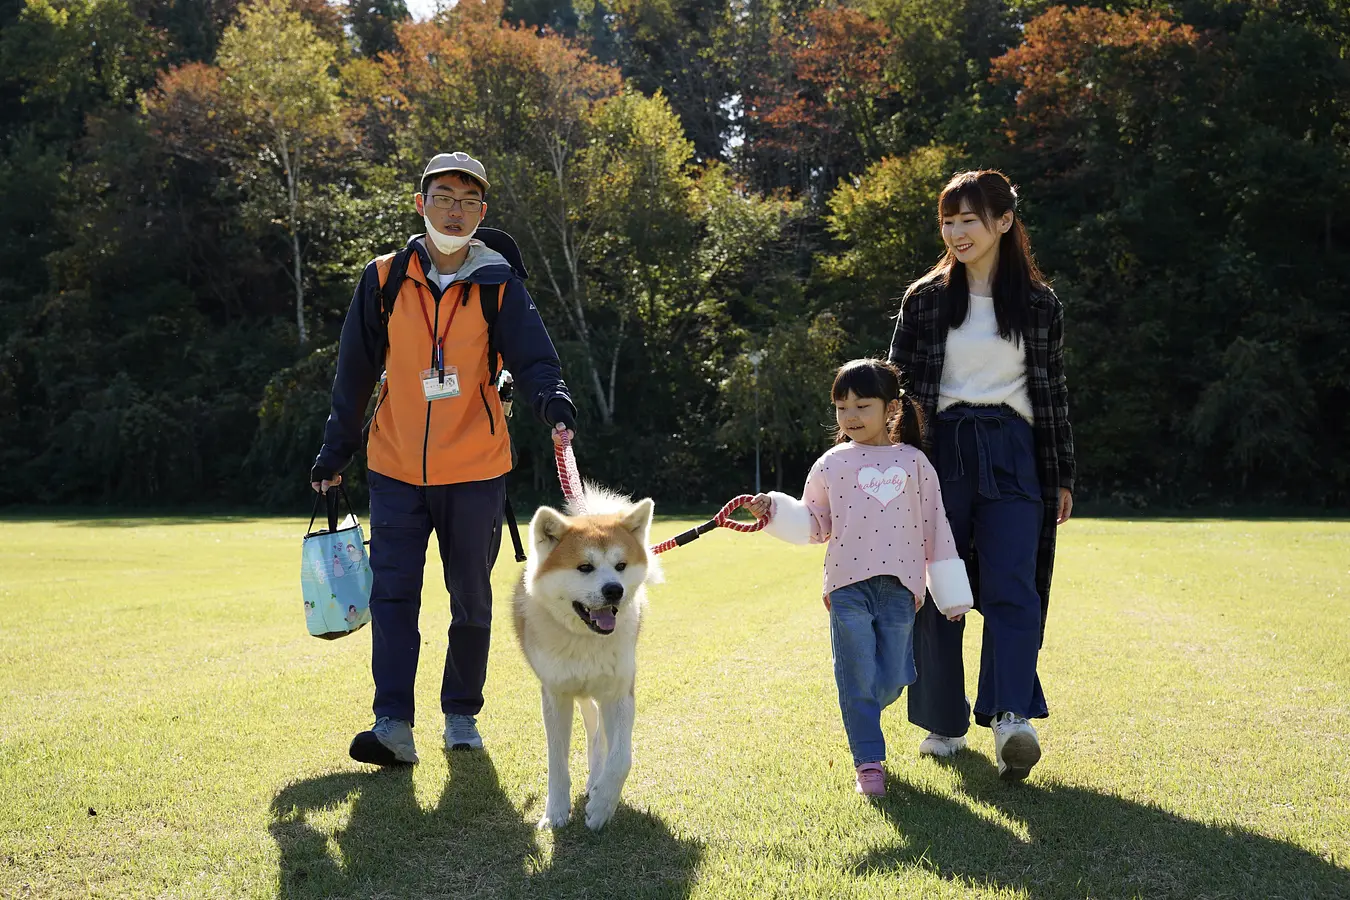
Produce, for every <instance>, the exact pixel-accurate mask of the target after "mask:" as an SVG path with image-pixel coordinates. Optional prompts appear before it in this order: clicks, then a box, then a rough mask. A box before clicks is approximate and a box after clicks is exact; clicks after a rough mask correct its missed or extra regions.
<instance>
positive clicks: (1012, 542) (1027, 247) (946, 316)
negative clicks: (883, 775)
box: [890, 171, 1074, 780]
mask: <svg viewBox="0 0 1350 900" xmlns="http://www.w3.org/2000/svg"><path fill="white" fill-rule="evenodd" d="M1017 206H1018V203H1017V193H1016V192H1015V191H1014V190H1013V187H1012V185H1011V184H1010V183H1009V182H1008V179H1007V178H1005V177H1004V176H1003V174H1002V173H1000V172H994V171H981V172H963V173H961V174H960V175H957V176H956V177H955V178H953V179H952V180H951V181H950V182H949V183H948V184H947V186H946V187H945V188H944V189H943V191H942V196H941V197H940V198H939V199H938V217H939V219H940V222H941V228H942V240H943V243H944V244H945V245H946V247H947V252H946V254H945V255H944V256H943V258H942V260H941V261H940V262H939V263H938V264H937V265H936V266H934V267H933V269H932V270H931V271H929V272H928V274H927V275H925V276H924V277H923V278H921V279H919V280H918V281H917V282H915V284H914V285H913V286H912V287H911V288H910V289H909V291H908V292H907V293H906V294H905V299H904V301H903V304H902V306H901V309H900V316H899V318H898V319H897V321H896V324H895V337H894V339H893V340H892V342H891V354H890V360H891V362H893V363H895V364H896V365H897V366H899V367H900V370H901V371H902V372H903V373H904V376H905V380H906V385H905V386H906V387H907V388H908V392H909V396H913V397H914V399H915V400H917V402H918V403H919V405H920V406H922V408H923V411H924V414H925V415H926V416H927V420H928V421H930V422H935V423H936V424H935V427H934V429H933V430H934V432H935V434H934V439H933V463H934V465H935V467H936V468H937V471H938V473H939V475H941V477H942V493H943V501H944V504H945V507H946V512H947V518H948V521H949V522H950V523H951V527H952V532H953V535H954V537H955V538H956V544H957V548H958V549H959V550H960V551H961V555H962V557H963V558H966V559H967V560H968V561H969V563H970V565H971V566H972V567H974V571H977V572H978V574H979V577H978V579H977V580H978V595H979V602H980V614H981V615H982V616H983V617H984V640H983V649H982V651H981V654H980V681H979V690H978V692H977V694H976V697H975V721H976V722H977V723H979V724H980V725H986V726H990V727H992V729H993V732H994V735H993V736H994V757H995V760H996V761H997V763H998V771H999V775H1000V776H1002V777H1003V778H1006V779H1010V780H1020V779H1023V778H1026V777H1027V774H1028V773H1029V772H1030V771H1031V767H1032V766H1034V765H1035V764H1036V763H1037V761H1038V760H1039V759H1040V758H1041V745H1040V739H1039V737H1038V735H1037V734H1036V729H1035V728H1033V727H1032V725H1031V723H1030V722H1029V721H1028V719H1036V718H1041V717H1044V716H1046V715H1048V708H1047V707H1046V703H1045V694H1044V693H1043V692H1042V690H1041V682H1040V679H1039V678H1038V677H1037V674H1036V666H1037V658H1038V656H1039V653H1040V647H1041V637H1042V635H1043V634H1044V629H1045V612H1046V608H1047V605H1048V604H1049V598H1050V575H1051V571H1052V569H1053V566H1054V561H1055V529H1056V526H1057V525H1059V524H1060V523H1062V522H1064V521H1066V520H1068V518H1069V516H1070V514H1071V513H1072V510H1073V483H1074V449H1073V430H1072V428H1070V426H1069V397H1068V389H1067V387H1066V386H1065V379H1064V307H1063V306H1062V305H1061V304H1060V302H1059V299H1058V298H1057V297H1055V294H1054V292H1053V291H1051V290H1050V288H1049V287H1048V286H1047V285H1046V283H1045V279H1044V278H1043V277H1042V276H1041V273H1040V271H1039V270H1038V269H1037V267H1036V261H1035V258H1034V257H1033V256H1032V253H1031V241H1030V239H1029V238H1028V236H1027V233H1026V231H1025V229H1023V227H1022V221H1021V219H1020V218H1019V216H1018V209H1017ZM964 628H965V624H964V623H951V622H948V621H946V620H945V619H943V618H941V617H939V616H936V615H934V614H932V612H931V611H924V612H921V613H919V615H918V617H917V622H916V623H915V635H916V640H915V646H916V647H917V648H918V668H919V678H918V682H917V683H916V684H915V685H914V687H913V688H912V689H911V690H910V692H909V720H910V721H911V722H913V723H914V724H915V725H919V726H921V727H923V728H926V729H928V731H929V735H928V737H926V738H924V740H923V743H921V744H920V745H919V752H920V753H927V754H931V755H934V756H949V755H951V754H953V753H955V752H957V751H958V750H960V749H961V748H962V747H964V746H965V745H966V738H965V734H966V731H967V729H968V728H969V727H970V707H969V706H968V705H967V700H966V696H965V669H964V665H963V662H962V659H961V649H962V635H963V631H964Z"/></svg>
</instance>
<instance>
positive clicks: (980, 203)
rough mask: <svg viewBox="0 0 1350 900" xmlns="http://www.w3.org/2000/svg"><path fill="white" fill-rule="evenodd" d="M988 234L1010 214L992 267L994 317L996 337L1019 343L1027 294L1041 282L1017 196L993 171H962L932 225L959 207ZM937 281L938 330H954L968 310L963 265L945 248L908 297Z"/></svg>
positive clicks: (951, 183) (943, 198) (948, 189)
mask: <svg viewBox="0 0 1350 900" xmlns="http://www.w3.org/2000/svg"><path fill="white" fill-rule="evenodd" d="M963 202H964V203H966V204H969V207H970V210H971V211H972V212H974V213H975V215H977V216H979V217H980V220H981V221H983V222H984V224H985V225H986V226H987V227H988V228H989V229H990V230H993V229H994V225H995V222H996V221H997V220H998V218H999V217H1000V216H1002V215H1003V214H1004V213H1006V212H1008V211H1009V210H1011V211H1012V212H1013V223H1012V227H1011V228H1009V229H1008V230H1007V231H1006V232H1005V233H1004V234H1003V236H1002V237H1001V238H1000V239H999V242H998V265H997V267H996V268H995V270H994V291H993V293H994V316H995V318H996V319H997V320H998V333H999V336H1000V337H1002V338H1004V339H1005V340H1012V341H1014V342H1018V343H1020V342H1021V340H1022V338H1023V337H1025V335H1026V330H1027V319H1028V315H1027V311H1028V309H1029V308H1030V306H1031V295H1032V292H1033V290H1035V289H1036V288H1037V287H1041V286H1044V285H1045V284H1046V283H1047V282H1046V280H1045V276H1044V275H1042V274H1041V270H1040V268H1039V267H1038V266H1037V265H1036V257H1035V256H1033V255H1032V252H1031V238H1029V237H1028V236H1027V230H1026V229H1025V228H1023V227H1022V219H1021V217H1020V216H1018V215H1017V191H1016V190H1015V189H1014V188H1013V186H1012V183H1011V182H1009V181H1008V178H1007V176H1006V175H1004V174H1003V173H1002V172H998V171H995V170H993V169H985V170H982V171H979V172H962V173H961V174H959V175H956V176H954V177H953V178H952V180H951V181H949V182H947V186H946V187H944V188H943V189H942V194H941V196H940V197H938V226H939V227H941V225H942V220H943V218H944V217H947V216H955V215H957V214H958V213H960V212H961V204H962V203H963ZM934 282H937V283H939V284H941V285H942V288H943V304H942V308H943V319H944V321H943V330H944V331H945V330H946V329H949V328H956V327H957V326H959V325H960V324H961V323H962V322H964V321H965V320H966V314H967V313H968V312H969V310H970V286H969V284H968V282H967V281H966V264H965V263H963V262H961V261H960V260H958V259H957V258H956V254H955V253H953V252H952V250H951V248H950V247H948V248H947V251H946V253H945V254H943V257H942V259H940V260H939V261H938V264H937V265H935V266H933V268H931V269H929V270H928V272H927V274H925V275H924V276H923V277H922V278H920V279H919V280H918V281H916V282H915V283H914V284H913V285H912V286H910V289H909V291H908V292H907V295H908V294H909V293H913V292H914V291H915V290H917V289H919V288H921V287H925V286H927V285H930V284H933V283H934Z"/></svg>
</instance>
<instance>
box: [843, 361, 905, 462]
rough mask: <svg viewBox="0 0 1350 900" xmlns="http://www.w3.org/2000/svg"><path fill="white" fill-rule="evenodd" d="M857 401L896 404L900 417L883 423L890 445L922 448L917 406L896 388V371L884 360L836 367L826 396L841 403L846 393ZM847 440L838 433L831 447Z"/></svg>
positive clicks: (897, 380) (897, 371) (846, 436)
mask: <svg viewBox="0 0 1350 900" xmlns="http://www.w3.org/2000/svg"><path fill="white" fill-rule="evenodd" d="M850 391H852V392H853V396H855V397H857V398H858V399H859V400H872V399H875V400H880V401H881V402H882V405H883V406H888V405H890V402H891V401H892V400H899V401H900V414H899V415H897V416H895V417H894V418H892V419H891V420H890V421H889V422H887V423H886V426H887V427H886V430H887V433H888V434H889V435H890V438H891V441H892V442H893V443H897V444H909V445H910V446H913V447H918V448H919V449H920V450H922V449H923V447H924V421H923V410H922V409H920V408H919V403H918V401H917V400H915V399H914V398H913V397H911V396H909V395H908V394H906V393H905V392H904V390H902V389H901V387H900V370H899V369H897V368H896V367H895V366H893V365H891V364H890V363H888V362H886V361H885V360H880V359H855V360H852V361H851V362H846V363H844V364H843V365H842V366H840V367H839V371H838V373H836V374H835V376H834V387H833V388H831V389H830V396H831V397H832V398H833V399H835V400H844V399H846V398H847V397H848V395H849V392H850ZM847 440H850V438H849V436H848V435H846V434H844V433H843V432H842V431H840V432H839V433H838V434H837V435H835V441H834V442H835V443H836V444H842V443H844V441H847Z"/></svg>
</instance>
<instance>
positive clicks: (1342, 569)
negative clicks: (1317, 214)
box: [0, 517, 1350, 900]
mask: <svg viewBox="0 0 1350 900" xmlns="http://www.w3.org/2000/svg"><path fill="white" fill-rule="evenodd" d="M684 524H685V523H680V522H676V521H669V520H667V521H661V522H659V523H658V527H657V535H658V536H661V537H664V536H666V535H669V534H671V533H673V532H674V531H675V530H677V529H678V528H681V527H683V525H684ZM302 531H303V522H299V521H296V520H291V519H266V518H259V519H245V518H232V519H223V518H222V519H211V518H203V519H195V520H188V519H100V520H94V521H87V522H81V521H78V520H73V519H72V520H61V521H38V520H29V519H18V518H14V517H11V518H8V519H2V520H0V611H3V620H0V697H3V705H2V706H0V897H4V898H18V897H23V898H28V897H33V898H57V897H181V898H213V897H228V898H236V897H288V898H289V897H303V898H320V897H324V898H410V897H453V898H489V900H491V898H501V897H548V898H568V897H587V898H609V897H625V898H627V897H686V896H689V897H700V898H719V900H721V898H749V897H785V898H786V897H791V898H809V897H859V898H862V897H866V898H873V897H1030V898H1059V897H1063V898H1089V897H1091V898H1098V897H1146V898H1153V897H1176V898H1202V897H1243V898H1270V897H1289V898H1304V897H1328V898H1330V897H1340V898H1346V897H1350V624H1348V619H1350V589H1348V588H1347V587H1346V584H1347V576H1350V523H1347V522H1343V521H1342V522H1319V521H1290V522H1248V521H1232V522H1221V521H1197V522H1182V521H1152V522H1127V521H1110V520H1075V521H1074V522H1072V523H1071V524H1070V525H1069V526H1067V527H1066V528H1065V529H1063V530H1062V531H1061V537H1060V556H1059V565H1058V570H1057V572H1056V581H1055V598H1054V602H1053V605H1052V610H1051V619H1050V623H1049V629H1048V633H1047V636H1046V643H1045V648H1044V651H1043V654H1042V664H1041V676H1042V679H1043V681H1044V683H1045V686H1046V693H1047V695H1048V697H1049V700H1050V705H1051V710H1052V717H1051V718H1050V719H1047V720H1044V721H1043V722H1041V723H1038V726H1039V729H1040V733H1041V737H1042V743H1043V745H1044V747H1045V751H1046V755H1045V758H1044V760H1043V762H1042V763H1041V765H1039V766H1038V767H1037V768H1036V770H1035V772H1034V774H1033V776H1032V779H1031V780H1030V781H1028V782H1026V783H1025V784H1022V785H1005V784H1003V783H1001V782H1000V781H999V780H998V778H997V776H996V773H995V769H994V767H993V763H992V752H993V750H992V740H991V738H990V735H989V734H988V732H987V731H974V732H972V739H971V744H972V749H971V750H970V751H967V752H965V753H963V754H961V755H960V756H959V757H958V758H957V760H956V761H955V762H954V763H953V764H950V765H944V764H939V763H937V762H934V761H931V760H926V759H919V758H918V757H917V755H916V752H915V750H916V747H917V744H918V741H919V739H920V738H921V736H922V735H921V734H920V732H919V731H918V729H916V728H914V727H913V726H911V725H909V724H908V723H907V722H906V721H905V716H904V703H903V701H902V702H901V703H900V704H897V705H896V706H895V707H892V708H891V709H890V710H888V711H887V713H886V715H885V720H884V725H885V728H886V733H887V738H888V741H889V742H890V759H889V760H888V762H887V769H888V773H889V781H890V793H889V795H888V796H887V797H886V799H885V800H884V801H883V802H881V803H878V804H875V805H871V804H868V803H866V802H864V801H862V800H861V799H860V798H859V797H858V796H857V795H855V794H854V793H853V788H852V767H851V765H850V762H849V757H848V750H847V746H846V743H845V740H844V733H843V728H842V725H841V723H840V717H839V712H838V708H837V705H836V702H835V695H834V683H833V678H832V676H831V668H830V649H829V640H828V630H827V622H826V617H825V613H824V611H823V610H822V609H821V606H820V601H819V599H818V589H817V586H818V584H819V566H820V557H821V552H820V550H819V548H812V549H801V548H794V547H788V546H786V545H782V544H778V543H776V542H774V541H773V540H772V539H770V538H767V537H764V536H762V535H739V534H733V533H730V532H726V531H718V532H716V533H713V534H711V535H709V536H708V537H706V538H704V539H703V540H701V541H699V542H698V543H696V544H694V545H692V546H689V547H685V548H681V549H678V550H676V551H673V552H671V553H670V554H668V555H667V556H666V557H665V563H666V569H667V583H666V584H664V585H659V586H657V587H656V588H655V589H653V591H652V593H651V605H650V608H649V616H648V619H647V623H646V627H645V628H644V631H643V640H642V644H641V647H640V650H639V676H638V721H637V728H636V733H635V735H634V743H635V747H636V751H635V762H634V767H633V772H632V776H631V777H630V779H629V782H628V785H627V788H626V790H625V794H624V803H623V804H622V805H621V806H620V808H619V812H618V814H617V815H616V816H615V818H614V820H613V821H612V822H611V823H610V825H609V826H608V827H607V828H606V830H605V831H603V832H602V833H600V834H598V835H594V834H591V833H590V832H589V831H587V830H586V828H585V826H584V825H582V824H581V822H580V816H577V815H575V814H574V818H573V822H572V824H570V825H569V826H568V827H567V828H565V829H562V830H561V831H559V832H557V833H553V834H549V833H538V832H536V831H535V830H534V822H535V821H536V820H537V819H538V817H539V814H540V812H541V808H542V803H543V793H544V786H545V753H544V743H543V741H544V735H543V726H542V723H541V720H540V714H539V709H538V706H539V700H538V689H537V686H536V683H535V682H534V679H533V676H532V675H531V673H530V672H529V670H528V668H527V667H526V665H525V663H524V660H523V657H522V656H521V654H520V651H519V649H518V648H517V646H516V644H515V640H514V636H513V635H512V633H511V628H510V621H509V617H508V615H507V613H508V608H507V607H508V605H507V604H506V603H504V602H502V598H503V597H504V596H506V595H507V592H508V591H509V588H510V585H511V583H512V582H513V581H514V579H515V578H516V576H517V572H518V569H519V567H518V566H517V565H516V564H515V563H514V562H511V561H510V559H509V555H510V554H509V552H504V553H503V558H502V562H501V563H500V565H499V566H498V569H497V573H496V584H497V587H498V591H499V593H498V605H497V623H496V640H495V642H494V648H493V657H492V662H491V667H490V670H489V674H488V691H487V695H488V702H487V707H486V709H485V710H484V713H483V715H482V717H481V719H480V724H481V726H482V728H483V732H484V736H485V739H486V740H487V741H488V746H489V751H488V752H487V753H484V754H477V753H456V754H453V755H447V754H445V753H444V752H443V751H442V750H441V746H440V744H439V731H440V729H439V718H440V717H439V709H438V701H437V696H438V688H439V682H440V671H441V665H442V661H443V653H444V643H445V637H444V629H445V626H446V625H447V623H448V618H449V614H448V603H447V601H446V596H445V592H444V589H443V587H442V586H441V582H440V578H439V574H438V573H437V572H436V571H434V570H428V573H427V585H428V587H427V590H426V592H425V606H424V610H423V618H422V621H423V634H424V648H423V654H422V657H421V673H420V678H419V682H418V699H419V703H420V710H421V720H420V724H419V728H418V730H417V735H418V741H419V750H420V752H421V755H422V763H421V765H419V766H418V767H416V768H415V769H414V770H411V771H409V770H404V771H397V772H392V771H391V772H375V771H373V770H370V769H368V768H366V767H363V766H360V765H359V764H357V763H354V762H352V761H351V760H349V759H348V758H347V755H346V749H347V743H348V741H349V740H350V738H351V736H352V735H353V734H354V733H355V732H357V731H359V730H362V729H363V728H366V727H368V726H369V724H370V718H369V708H370V693H371V685H370V675H369V642H370V636H369V630H368V629H367V630H365V631H362V632H360V633H358V634H357V635H355V636H353V637H350V638H347V639H344V640H342V641H337V642H334V643H327V642H322V641H318V640H315V639H313V638H311V637H309V636H308V635H307V634H306V633H305V629H304V623H303V614H302V610H301V607H300V600H299V588H298V578H297V575H298V566H299V538H298V535H299V534H300V533H301V532H302ZM433 558H434V554H433ZM971 623H972V626H973V627H970V628H968V629H967V638H968V642H969V646H968V648H967V656H966V658H967V661H968V666H967V668H968V676H969V678H970V680H971V685H972V693H973V681H974V674H975V672H974V668H973V666H972V665H970V664H969V663H971V662H973V661H974V660H976V659H978V645H979V628H978V624H979V617H978V616H972V617H971ZM578 731H579V725H578ZM573 766H574V778H573V785H574V789H575V791H577V792H579V791H580V790H581V787H582V785H584V781H585V779H584V775H582V774H579V773H582V772H584V760H583V758H582V753H581V740H580V736H579V734H577V735H574V743H573Z"/></svg>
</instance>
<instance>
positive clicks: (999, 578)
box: [909, 406, 1048, 737]
mask: <svg viewBox="0 0 1350 900" xmlns="http://www.w3.org/2000/svg"><path fill="white" fill-rule="evenodd" d="M934 431H935V434H934V440H933V444H934V450H935V457H936V458H935V459H934V460H933V463H934V466H935V467H936V468H937V471H938V476H939V477H940V478H941V479H942V503H943V506H944V507H945V509H946V513H947V521H949V522H950V523H951V526H952V537H953V538H955V540H956V550H957V552H958V553H960V554H961V557H962V558H963V559H968V558H969V554H970V549H971V547H972V545H973V546H974V547H975V548H976V549H977V550H978V551H979V553H978V556H979V571H978V589H977V594H978V596H979V601H980V605H979V611H980V615H981V616H982V617H983V620H984V629H983V631H984V634H983V641H982V645H981V650H980V678H979V688H978V691H977V693H976V697H975V721H976V722H977V723H979V724H980V725H987V724H989V722H990V720H991V719H992V718H993V717H994V716H995V715H997V714H998V713H1001V712H1011V713H1015V714H1016V715H1019V716H1025V717H1026V718H1028V719H1034V718H1041V717H1044V716H1046V715H1048V711H1047V708H1046V703H1045V694H1044V692H1043V691H1042V690H1041V682H1040V679H1039V678H1038V677H1037V674H1036V663H1037V657H1038V655H1039V652H1040V645H1041V598H1040V595H1039V594H1038V593H1037V592H1036V553H1037V548H1038V546H1039V540H1040V531H1041V516H1042V515H1043V512H1044V506H1043V505H1042V502H1041V485H1040V477H1039V475H1038V474H1037V472H1036V442H1035V438H1034V436H1033V434H1032V430H1031V426H1030V425H1029V424H1027V422H1026V420H1025V419H1023V418H1022V417H1021V416H1019V415H1017V414H1016V413H1015V412H1013V411H1012V410H1011V409H1008V408H1007V407H993V408H990V407H970V406H957V407H952V408H951V409H948V410H945V411H944V412H942V413H939V414H938V417H937V427H936V428H935V429H934ZM964 632H965V621H964V620H962V621H960V622H949V621H947V619H946V618H945V617H944V616H942V615H941V614H940V613H938V611H937V609H936V608H935V607H933V604H931V603H929V604H925V606H924V608H923V609H922V610H921V611H920V612H919V615H918V619H917V622H916V624H915V629H914V645H915V655H916V657H917V659H918V666H919V679H918V682H917V683H916V684H915V685H914V687H913V688H912V689H911V690H910V692H909V720H910V721H911V722H913V723H914V724H915V725H918V726H920V727H922V728H926V729H928V730H929V731H933V732H936V733H938V734H944V735H948V736H950V737H956V736H959V735H963V734H965V733H966V731H967V729H968V728H969V727H970V719H969V716H970V711H969V707H968V706H967V705H966V696H965V666H964V664H963V661H962V658H961V656H962V654H961V651H962V637H963V635H964Z"/></svg>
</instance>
